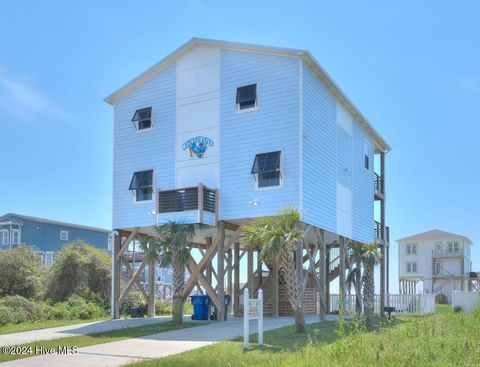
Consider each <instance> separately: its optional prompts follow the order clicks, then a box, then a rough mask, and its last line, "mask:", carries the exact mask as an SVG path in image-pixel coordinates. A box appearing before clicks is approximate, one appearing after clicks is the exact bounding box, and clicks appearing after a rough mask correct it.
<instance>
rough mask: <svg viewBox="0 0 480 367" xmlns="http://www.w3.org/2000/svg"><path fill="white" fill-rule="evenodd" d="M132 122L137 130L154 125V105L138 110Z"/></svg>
mask: <svg viewBox="0 0 480 367" xmlns="http://www.w3.org/2000/svg"><path fill="white" fill-rule="evenodd" d="M132 122H133V123H134V124H135V128H136V129H137V130H145V129H149V128H151V127H152V107H147V108H142V109H140V110H136V111H135V113H134V114H133V117H132Z"/></svg>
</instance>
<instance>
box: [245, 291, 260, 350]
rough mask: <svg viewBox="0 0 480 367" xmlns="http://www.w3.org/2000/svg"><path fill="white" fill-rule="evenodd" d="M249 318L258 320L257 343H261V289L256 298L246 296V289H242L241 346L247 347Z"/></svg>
mask: <svg viewBox="0 0 480 367" xmlns="http://www.w3.org/2000/svg"><path fill="white" fill-rule="evenodd" d="M250 320H258V345H263V291H262V290H261V289H260V290H259V291H258V298H248V289H247V288H245V290H244V291H243V347H244V348H248V346H249V337H250Z"/></svg>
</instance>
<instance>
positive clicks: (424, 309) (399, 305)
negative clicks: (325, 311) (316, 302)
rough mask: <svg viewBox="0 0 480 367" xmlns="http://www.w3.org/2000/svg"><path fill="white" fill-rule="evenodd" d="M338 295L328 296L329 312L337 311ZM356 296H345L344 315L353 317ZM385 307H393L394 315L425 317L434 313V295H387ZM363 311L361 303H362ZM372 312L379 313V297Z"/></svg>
mask: <svg viewBox="0 0 480 367" xmlns="http://www.w3.org/2000/svg"><path fill="white" fill-rule="evenodd" d="M339 298H340V297H339V295H338V294H331V295H330V309H329V312H338V311H339ZM355 299H356V296H355V295H354V294H352V295H346V296H345V313H346V314H347V315H348V314H351V315H353V314H354V313H355ZM385 307H394V308H395V311H394V312H392V314H394V315H402V314H406V315H407V314H408V315H412V314H414V315H427V314H432V313H435V295H433V294H389V295H385ZM362 309H363V302H362ZM374 312H375V313H377V314H379V313H380V295H378V294H377V295H375V306H374Z"/></svg>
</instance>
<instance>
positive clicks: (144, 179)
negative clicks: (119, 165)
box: [129, 170, 153, 202]
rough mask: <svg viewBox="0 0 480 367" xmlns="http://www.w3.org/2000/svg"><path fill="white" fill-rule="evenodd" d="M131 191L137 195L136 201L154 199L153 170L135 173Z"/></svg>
mask: <svg viewBox="0 0 480 367" xmlns="http://www.w3.org/2000/svg"><path fill="white" fill-rule="evenodd" d="M129 190H130V191H132V192H133V193H134V195H135V201H137V202H140V201H149V200H152V199H153V170H148V171H140V172H135V173H134V174H133V177H132V181H131V182H130V187H129Z"/></svg>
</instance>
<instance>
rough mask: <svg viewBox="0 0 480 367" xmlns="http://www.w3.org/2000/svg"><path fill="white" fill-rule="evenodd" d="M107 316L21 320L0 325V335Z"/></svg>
mask: <svg viewBox="0 0 480 367" xmlns="http://www.w3.org/2000/svg"><path fill="white" fill-rule="evenodd" d="M108 319H109V318H108V317H101V318H98V319H91V320H44V321H35V322H31V321H29V322H22V323H20V324H10V325H4V326H0V335H2V334H11V333H20V332H22V331H32V330H39V329H47V328H51V327H59V326H66V325H76V324H83V323H85V322H94V321H101V320H108Z"/></svg>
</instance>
